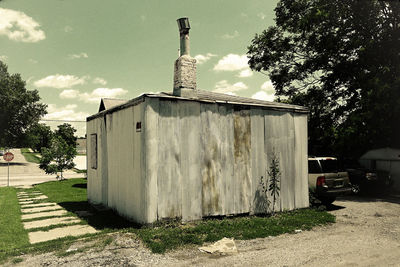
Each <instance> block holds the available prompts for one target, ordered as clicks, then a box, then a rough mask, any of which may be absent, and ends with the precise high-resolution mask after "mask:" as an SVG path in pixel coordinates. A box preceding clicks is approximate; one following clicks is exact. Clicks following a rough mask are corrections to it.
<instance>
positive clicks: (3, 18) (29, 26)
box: [0, 8, 46, 43]
mask: <svg viewBox="0 0 400 267" xmlns="http://www.w3.org/2000/svg"><path fill="white" fill-rule="evenodd" d="M0 35H5V36H7V37H8V38H9V39H10V40H13V41H19V42H26V43H36V42H39V41H41V40H44V39H45V38H46V35H45V34H44V31H42V30H41V29H40V24H39V23H38V22H36V21H35V20H34V19H33V18H31V17H29V16H27V15H26V14H25V13H23V12H20V11H15V10H12V9H5V8H0Z"/></svg>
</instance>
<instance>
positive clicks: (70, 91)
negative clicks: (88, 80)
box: [60, 89, 79, 99]
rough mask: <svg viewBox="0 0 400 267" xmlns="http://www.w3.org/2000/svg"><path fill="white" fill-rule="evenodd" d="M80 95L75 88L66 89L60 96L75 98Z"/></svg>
mask: <svg viewBox="0 0 400 267" xmlns="http://www.w3.org/2000/svg"><path fill="white" fill-rule="evenodd" d="M78 96H79V91H78V90H73V89H66V90H63V91H62V92H61V93H60V98H62V99H74V98H77V97H78Z"/></svg>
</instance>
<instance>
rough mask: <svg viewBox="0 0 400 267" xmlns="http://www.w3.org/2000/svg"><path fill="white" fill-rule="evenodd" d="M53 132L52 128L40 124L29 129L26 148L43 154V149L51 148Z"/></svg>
mask: <svg viewBox="0 0 400 267" xmlns="http://www.w3.org/2000/svg"><path fill="white" fill-rule="evenodd" d="M52 137H53V132H52V131H51V130H50V126H47V125H45V124H42V123H38V124H35V125H33V126H32V127H30V128H29V130H28V132H27V135H26V141H25V142H26V146H27V147H30V148H32V149H33V150H34V151H36V152H42V148H43V147H47V148H48V147H50V141H51V138H52Z"/></svg>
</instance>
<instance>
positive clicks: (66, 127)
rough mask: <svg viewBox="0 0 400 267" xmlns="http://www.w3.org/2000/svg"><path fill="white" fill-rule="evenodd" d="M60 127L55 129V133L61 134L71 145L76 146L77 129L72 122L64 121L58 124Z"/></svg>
mask: <svg viewBox="0 0 400 267" xmlns="http://www.w3.org/2000/svg"><path fill="white" fill-rule="evenodd" d="M57 127H58V129H57V130H55V131H54V134H55V135H58V136H60V137H61V138H62V139H64V140H65V142H67V144H68V145H69V146H76V140H77V137H76V136H75V132H76V129H75V128H74V127H72V125H71V124H68V123H64V124H62V125H58V126H57Z"/></svg>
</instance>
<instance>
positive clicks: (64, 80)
mask: <svg viewBox="0 0 400 267" xmlns="http://www.w3.org/2000/svg"><path fill="white" fill-rule="evenodd" d="M86 79H87V77H81V78H79V77H76V76H74V75H60V74H56V75H50V76H47V77H45V78H43V79H41V80H38V81H36V82H35V83H34V85H35V86H37V87H52V88H68V87H72V86H74V85H79V84H84V83H85V82H86Z"/></svg>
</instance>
